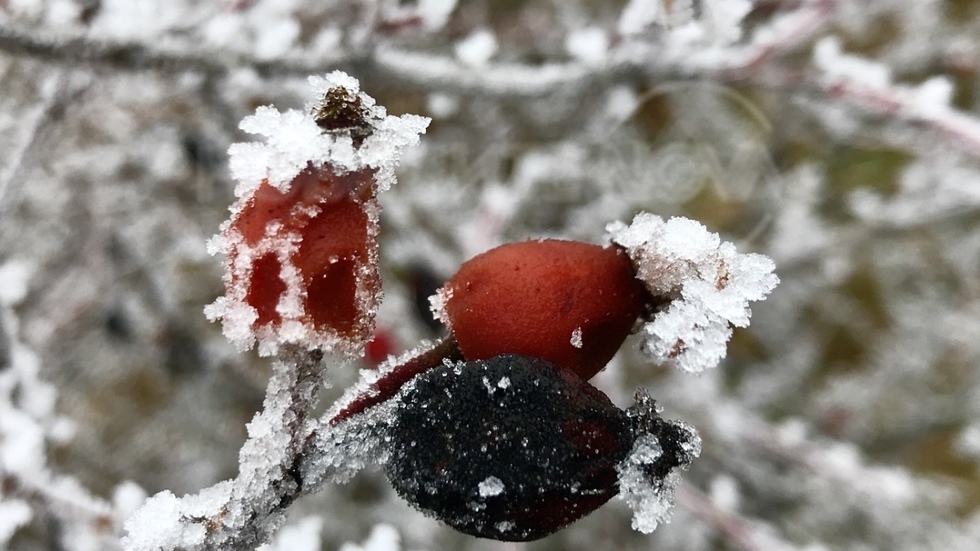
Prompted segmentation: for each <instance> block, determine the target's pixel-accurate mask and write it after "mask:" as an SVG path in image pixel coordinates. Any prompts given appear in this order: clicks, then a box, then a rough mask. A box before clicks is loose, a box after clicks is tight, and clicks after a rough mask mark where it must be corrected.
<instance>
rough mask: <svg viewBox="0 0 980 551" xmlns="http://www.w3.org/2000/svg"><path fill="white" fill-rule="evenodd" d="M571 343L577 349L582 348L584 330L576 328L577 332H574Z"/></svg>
mask: <svg viewBox="0 0 980 551" xmlns="http://www.w3.org/2000/svg"><path fill="white" fill-rule="evenodd" d="M569 342H570V343H571V344H572V346H574V347H575V348H582V328H581V327H576V328H575V330H574V331H572V338H571V339H569Z"/></svg>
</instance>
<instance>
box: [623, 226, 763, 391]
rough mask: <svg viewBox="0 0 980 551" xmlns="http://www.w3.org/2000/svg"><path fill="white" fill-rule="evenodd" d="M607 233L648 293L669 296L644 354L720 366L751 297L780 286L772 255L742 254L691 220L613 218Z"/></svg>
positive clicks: (745, 320)
mask: <svg viewBox="0 0 980 551" xmlns="http://www.w3.org/2000/svg"><path fill="white" fill-rule="evenodd" d="M606 230H607V231H608V232H609V235H610V240H611V241H612V242H613V243H615V244H617V245H619V246H620V247H622V248H623V249H624V250H625V251H626V252H627V254H628V255H629V257H630V259H631V260H632V261H633V265H634V267H635V269H636V274H637V278H639V279H640V280H641V281H642V282H643V284H644V285H645V286H646V288H647V290H648V291H649V292H650V294H651V295H653V297H654V298H655V299H656V298H663V299H666V300H669V301H670V302H669V304H668V306H667V307H666V309H664V310H663V311H661V312H658V313H656V314H655V315H654V316H653V318H652V320H651V321H649V322H647V323H646V324H645V325H644V327H643V331H644V333H645V334H646V340H645V341H644V347H643V348H644V351H645V352H646V353H647V354H648V355H649V356H650V357H651V358H652V359H654V360H655V361H658V362H664V363H668V364H671V365H674V366H676V367H678V368H680V369H682V370H684V371H687V372H700V371H703V370H704V369H707V368H711V367H715V366H717V365H718V363H719V362H720V361H721V360H722V358H724V357H725V353H726V345H727V343H728V340H729V338H731V335H732V326H735V327H747V326H748V325H749V317H750V315H751V311H750V310H749V302H752V301H758V300H762V299H764V298H765V297H766V296H767V295H768V294H769V292H770V291H772V290H773V289H774V288H775V287H776V284H777V283H779V278H778V277H776V274H774V273H773V270H774V269H775V264H773V261H772V260H771V259H769V258H768V257H766V256H763V255H760V254H741V253H739V252H737V251H736V250H735V246H734V245H732V244H731V243H727V242H725V243H723V242H722V241H721V240H720V238H719V237H718V235H717V234H714V233H711V232H709V231H708V230H707V229H706V228H705V227H704V226H703V225H701V224H700V223H698V222H695V221H693V220H688V219H686V218H671V219H670V220H667V221H666V222H665V221H664V220H663V219H662V218H660V217H659V216H654V215H652V214H647V213H641V214H638V215H637V216H636V217H635V218H634V219H633V222H632V223H631V224H629V225H626V224H624V223H622V222H614V223H612V224H609V225H608V226H607V227H606Z"/></svg>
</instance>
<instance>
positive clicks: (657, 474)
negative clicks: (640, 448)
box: [626, 389, 701, 481]
mask: <svg viewBox="0 0 980 551" xmlns="http://www.w3.org/2000/svg"><path fill="white" fill-rule="evenodd" d="M633 400H634V404H633V405H632V406H630V407H629V408H628V409H627V410H626V416H627V417H628V418H629V421H630V428H631V429H632V431H633V437H634V439H636V438H639V437H640V436H641V435H643V434H650V435H653V436H654V437H656V439H657V441H658V442H659V443H660V447H661V449H662V453H660V455H658V456H657V458H656V459H655V460H654V461H653V462H651V463H648V464H646V465H644V471H645V472H646V474H647V476H649V477H650V478H651V479H652V480H656V481H662V480H664V479H666V478H667V475H669V474H670V471H671V470H672V469H675V468H679V467H686V466H687V465H689V464H690V463H691V462H692V461H694V458H696V457H697V456H698V455H700V453H701V437H700V436H698V433H697V432H696V431H695V430H694V429H693V428H691V427H690V426H688V425H687V424H685V423H683V422H680V421H671V420H666V419H664V418H662V417H661V416H660V412H661V411H662V408H660V407H659V406H658V405H657V402H656V400H654V399H653V398H652V397H651V396H650V394H649V393H647V391H646V390H644V389H639V390H637V391H636V393H635V394H634V395H633Z"/></svg>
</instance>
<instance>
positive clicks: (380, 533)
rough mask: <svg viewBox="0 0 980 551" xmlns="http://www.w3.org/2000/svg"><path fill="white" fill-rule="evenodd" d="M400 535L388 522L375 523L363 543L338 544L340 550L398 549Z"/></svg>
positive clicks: (390, 550) (395, 550)
mask: <svg viewBox="0 0 980 551" xmlns="http://www.w3.org/2000/svg"><path fill="white" fill-rule="evenodd" d="M399 549H401V535H400V534H399V533H398V530H397V529H396V528H395V527H394V526H391V525H390V524H376V525H374V528H371V534H370V535H368V538H367V539H366V540H364V543H362V544H360V545H358V544H356V543H350V542H347V543H345V544H343V545H341V546H340V551H399Z"/></svg>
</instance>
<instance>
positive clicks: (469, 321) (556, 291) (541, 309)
mask: <svg viewBox="0 0 980 551" xmlns="http://www.w3.org/2000/svg"><path fill="white" fill-rule="evenodd" d="M440 296H441V299H442V301H443V305H442V306H443V307H442V309H441V312H440V316H441V317H442V319H443V321H445V322H446V323H447V325H449V328H450V329H451V330H452V332H453V334H454V335H455V337H456V340H457V342H458V343H459V348H460V350H462V352H463V356H464V357H465V358H466V359H467V360H481V359H487V358H492V357H494V356H498V355H500V354H524V355H528V356H536V357H538V358H542V359H545V360H547V361H549V362H551V363H554V364H557V365H560V366H562V367H564V368H566V369H570V370H571V371H573V372H574V373H576V374H578V375H579V376H580V377H582V378H583V379H589V378H591V377H592V376H593V375H595V374H596V373H597V372H598V371H599V370H600V369H602V368H603V366H605V365H606V363H608V362H609V360H610V359H611V358H612V357H613V355H614V354H615V353H616V350H618V349H619V347H620V345H621V344H622V343H623V340H625V338H626V336H627V335H628V334H629V332H630V330H631V329H632V327H633V323H634V322H635V321H636V318H637V317H638V316H639V314H640V313H641V312H642V310H643V308H644V302H645V298H646V290H645V289H644V287H643V284H642V283H641V282H640V281H639V280H637V279H636V278H635V277H634V271H633V267H632V264H631V263H630V260H629V258H628V257H627V256H626V254H625V253H623V252H622V251H621V250H619V249H618V248H615V247H600V246H598V245H591V244H588V243H581V242H576V241H558V240H543V241H525V242H520V243H510V244H507V245H502V246H500V247H497V248H495V249H492V250H490V251H487V252H485V253H483V254H481V255H478V256H476V257H474V258H472V259H470V260H469V261H467V262H466V263H464V264H463V265H462V266H461V267H460V269H459V271H458V272H456V275H454V276H453V277H452V279H450V280H449V281H448V282H447V283H446V285H445V286H444V287H443V289H442V290H441V291H440Z"/></svg>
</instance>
